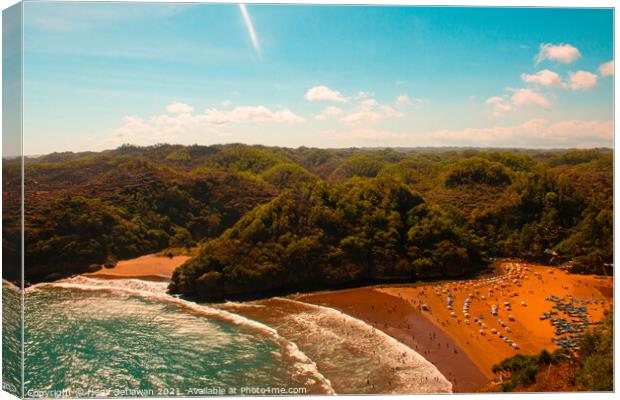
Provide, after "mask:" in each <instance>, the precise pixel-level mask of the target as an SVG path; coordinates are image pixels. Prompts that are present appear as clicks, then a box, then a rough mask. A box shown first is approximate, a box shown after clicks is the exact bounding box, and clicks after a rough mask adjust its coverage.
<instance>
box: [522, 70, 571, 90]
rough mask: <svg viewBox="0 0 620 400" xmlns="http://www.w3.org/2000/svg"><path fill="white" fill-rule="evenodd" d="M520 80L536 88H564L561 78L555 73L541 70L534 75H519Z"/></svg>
mask: <svg viewBox="0 0 620 400" xmlns="http://www.w3.org/2000/svg"><path fill="white" fill-rule="evenodd" d="M521 80H522V81H523V82H527V83H533V84H535V85H538V86H547V87H564V82H562V78H561V77H560V75H558V74H557V73H556V72H553V71H549V70H548V69H543V70H542V71H538V72H537V73H535V74H521Z"/></svg>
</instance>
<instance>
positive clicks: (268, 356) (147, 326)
mask: <svg viewBox="0 0 620 400" xmlns="http://www.w3.org/2000/svg"><path fill="white" fill-rule="evenodd" d="M166 285H167V284H166V283H165V282H148V281H142V280H139V279H118V280H101V279H94V278H89V277H83V276H81V277H74V278H69V279H64V280H61V281H58V282H55V283H44V284H39V285H35V286H33V287H31V288H29V289H27V291H26V310H25V312H26V321H27V323H26V333H25V340H26V343H25V350H26V364H27V366H28V368H27V369H28V371H27V374H26V376H25V386H26V392H28V390H31V391H35V390H38V391H42V392H43V393H45V392H46V391H47V392H48V393H49V392H50V391H62V390H64V391H66V392H65V396H66V395H67V394H69V395H71V394H73V393H75V394H76V397H77V394H79V393H80V392H79V390H87V389H89V390H93V389H94V390H97V391H103V393H105V394H106V395H108V396H114V395H123V390H137V391H138V392H137V393H132V394H133V395H136V394H137V395H141V394H143V395H147V394H148V395H155V396H157V395H162V396H164V395H165V396H175V395H184V396H186V395H190V396H191V395H201V394H202V395H204V392H202V393H201V392H197V391H195V390H196V389H205V388H222V389H224V390H228V389H231V388H232V389H234V388H236V389H237V390H239V389H240V388H241V387H258V388H267V387H273V388H303V390H304V391H305V393H307V394H331V393H429V392H447V391H450V390H451V385H450V383H449V382H448V381H447V380H446V379H445V378H444V377H443V376H442V375H441V374H440V373H439V372H438V371H437V369H436V368H435V367H434V366H433V365H432V364H430V363H429V362H428V361H426V360H425V359H424V358H423V357H421V356H420V355H419V354H417V353H415V352H414V351H413V350H411V349H410V348H408V347H406V346H404V345H403V344H401V343H399V342H397V341H395V340H394V339H392V338H389V337H388V336H386V335H385V334H383V333H382V332H380V331H377V330H376V329H374V328H372V327H370V326H368V325H366V324H365V323H363V322H362V321H359V320H356V319H354V318H351V317H348V316H346V315H341V314H340V313H339V312H337V311H335V310H331V309H327V308H323V307H318V306H313V305H309V304H305V303H301V302H297V301H291V300H287V299H271V300H267V301H266V304H265V303H264V302H252V303H228V304H224V305H219V306H210V305H202V304H196V303H193V302H189V301H186V300H182V299H180V298H177V297H173V296H170V295H168V294H166ZM265 310H270V311H269V312H265ZM140 390H143V391H144V392H140ZM148 390H153V391H154V392H150V393H149V392H148ZM171 390H172V392H171ZM297 390H298V389H297ZM301 393H303V392H301ZM237 394H239V392H237ZM294 394H298V393H294ZM125 395H126V393H125Z"/></svg>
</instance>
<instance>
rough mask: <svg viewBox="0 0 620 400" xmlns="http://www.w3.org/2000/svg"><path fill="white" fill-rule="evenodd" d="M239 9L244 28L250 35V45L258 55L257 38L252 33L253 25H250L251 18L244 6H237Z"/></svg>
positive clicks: (254, 33) (258, 45)
mask: <svg viewBox="0 0 620 400" xmlns="http://www.w3.org/2000/svg"><path fill="white" fill-rule="evenodd" d="M239 9H240V10H241V14H242V15H243V20H244V21H245V26H246V27H247V28H248V33H249V34H250V39H251V40H252V45H253V46H254V48H255V49H256V52H257V53H258V54H260V44H259V43H258V38H257V37H256V32H255V31H254V25H253V24H252V18H250V14H249V13H248V9H247V8H246V7H245V4H239Z"/></svg>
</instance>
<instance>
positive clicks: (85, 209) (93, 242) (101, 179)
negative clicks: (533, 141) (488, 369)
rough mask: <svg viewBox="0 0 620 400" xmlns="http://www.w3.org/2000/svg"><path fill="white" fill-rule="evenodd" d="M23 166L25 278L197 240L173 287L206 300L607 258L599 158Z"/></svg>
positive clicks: (364, 157)
mask: <svg viewBox="0 0 620 400" xmlns="http://www.w3.org/2000/svg"><path fill="white" fill-rule="evenodd" d="M19 170H20V165H19V163H18V162H17V161H16V160H9V159H5V160H3V174H4V178H3V179H4V181H3V197H4V200H5V203H6V206H5V207H4V210H3V234H4V238H3V248H4V260H5V261H8V262H7V263H6V265H18V264H19V263H18V262H17V261H18V260H19V253H20V250H19V247H18V244H19V212H18V211H19V207H10V205H11V204H12V203H14V202H16V201H18V196H16V195H15V193H12V192H11V190H10V188H11V187H16V186H18V185H19V179H20V174H19ZM24 171H25V177H24V179H25V181H24V182H25V210H24V212H25V221H24V223H25V227H26V231H25V238H24V242H25V267H26V279H27V280H28V281H30V282H35V281H40V280H49V279H55V278H58V277H60V276H64V275H66V274H71V273H77V272H83V271H86V270H88V269H89V268H90V267H89V266H90V265H91V264H100V263H103V262H105V261H106V260H116V259H123V258H130V257H134V256H137V255H142V254H146V253H150V252H156V251H161V250H164V249H168V248H192V247H196V246H198V247H199V249H200V250H199V253H198V255H197V256H196V257H195V258H193V259H191V260H190V261H188V262H187V263H186V264H184V265H183V266H182V267H181V268H179V269H178V270H177V271H176V272H175V274H174V278H173V284H172V285H171V289H172V291H173V292H178V293H184V294H191V295H198V296H200V297H201V298H203V299H220V298H224V297H227V296H228V297H234V296H242V295H258V296H260V295H261V294H262V293H266V292H268V291H272V290H296V289H301V288H304V287H329V286H336V285H347V284H355V283H357V282H368V281H384V280H396V279H397V280H405V281H411V280H416V279H429V278H442V277H451V276H460V275H465V274H472V273H476V272H478V271H480V270H482V269H484V268H486V266H487V265H488V263H489V260H491V259H492V258H494V257H520V258H526V259H533V260H540V261H545V262H551V263H566V262H569V263H572V265H573V271H574V272H584V273H586V272H587V273H598V274H602V273H610V268H609V264H610V263H611V262H612V258H613V257H612V255H613V240H612V232H613V201H612V194H613V176H612V174H613V162H612V152H611V151H610V150H605V149H601V150H557V151H535V150H475V149H458V148H456V149H402V148H401V149H317V148H304V147H301V148H297V149H289V148H279V147H264V146H247V145H240V144H230V145H214V146H197V145H194V146H180V145H156V146H150V147H135V146H130V145H125V146H121V147H119V148H117V149H115V150H108V151H103V152H98V153H94V152H86V153H53V154H49V155H45V156H39V157H28V158H26V160H25V165H24ZM11 272H12V271H11V269H10V268H9V269H8V271H5V275H7V274H8V275H9V278H10V275H11ZM15 274H16V272H15V271H14V270H13V275H15Z"/></svg>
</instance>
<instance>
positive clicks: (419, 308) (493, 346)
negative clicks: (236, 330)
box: [82, 254, 613, 393]
mask: <svg viewBox="0 0 620 400" xmlns="http://www.w3.org/2000/svg"><path fill="white" fill-rule="evenodd" d="M187 259H189V257H188V256H175V257H172V258H169V257H165V256H159V255H156V254H149V255H146V256H142V257H138V258H134V259H131V260H124V261H120V262H119V263H118V264H117V265H116V266H115V267H113V268H102V269H100V270H99V271H97V272H94V273H85V274H82V275H84V276H87V277H92V278H99V279H141V280H151V281H170V280H171V277H172V273H173V272H174V270H175V269H176V268H177V267H178V266H179V265H181V264H182V263H184V262H185V261H186V260H187ZM515 271H516V272H515ZM502 273H503V274H502ZM558 278H559V279H558ZM500 286H501V287H500ZM473 292H475V294H474V293H473ZM447 296H453V298H452V299H453V300H454V306H455V311H452V307H448V306H447V304H446V299H447ZM548 296H560V297H565V296H568V298H571V296H574V298H579V299H586V300H587V299H591V300H595V299H596V302H592V305H591V306H590V308H589V312H590V313H591V314H590V317H591V319H590V320H591V321H592V322H594V321H599V320H601V319H602V317H603V312H604V311H605V310H607V309H609V308H610V306H612V305H613V279H612V278H601V277H598V276H594V275H577V274H569V273H567V272H564V271H560V270H559V269H557V268H554V267H546V266H539V265H534V264H526V263H517V262H509V261H507V262H504V263H502V264H501V266H500V267H499V272H498V273H497V274H489V275H485V276H481V277H478V278H473V279H467V280H466V279H463V280H450V281H434V282H415V283H410V284H407V283H392V284H375V285H369V286H362V287H353V288H343V289H336V290H329V289H328V290H320V291H315V292H308V293H295V294H289V295H287V296H283V297H284V298H289V299H294V300H299V301H302V302H305V303H308V304H314V305H318V306H324V307H329V308H332V309H335V310H337V311H340V312H343V313H345V314H347V315H349V316H351V317H352V318H356V319H359V320H360V321H362V322H364V323H366V324H368V325H370V326H372V327H374V328H376V329H379V330H381V331H382V332H383V333H385V334H387V335H389V336H391V337H392V338H394V339H395V340H397V341H398V342H400V343H402V344H403V345H405V346H408V347H409V348H411V349H412V350H413V351H415V352H417V353H418V354H420V356H422V357H424V358H425V359H426V360H427V361H428V362H430V363H432V364H433V365H434V366H435V367H436V368H437V369H438V370H439V371H440V372H441V373H442V375H444V376H445V378H446V379H448V380H449V381H450V382H451V383H452V385H453V391H454V392H455V393H474V392H480V391H481V390H482V389H484V388H485V387H487V386H488V385H489V384H491V383H492V382H493V380H494V378H495V376H494V374H493V372H492V366H493V365H495V364H498V363H500V362H501V361H503V360H504V359H506V358H509V357H512V356H514V355H516V354H518V353H521V354H537V353H539V352H540V351H542V350H544V349H546V350H549V351H553V350H555V349H556V348H558V346H557V345H556V344H554V343H553V342H552V341H551V339H552V338H553V337H554V333H553V328H552V326H551V324H550V323H549V321H543V320H541V319H539V316H540V315H541V314H542V313H543V312H546V311H548V310H550V309H551V306H552V303H549V302H548V301H547V300H546V298H547V297H548ZM468 297H471V299H472V300H471V301H472V303H471V304H472V305H471V311H470V310H469V309H468V312H470V313H471V316H472V317H473V321H472V320H470V317H467V318H464V315H463V313H464V312H465V309H464V310H463V311H461V310H460V304H462V302H463V300H464V299H466V298H468ZM266 300H268V299H266ZM520 301H523V302H526V303H527V307H526V306H520V305H519V302H520ZM599 301H600V302H601V303H599ZM504 302H510V303H513V304H512V307H514V308H512V309H511V308H506V310H504V309H503V307H501V305H502V304H504ZM244 303H246V302H244ZM248 304H251V302H250V303H248ZM494 304H499V305H500V307H501V310H500V311H499V317H501V318H503V320H500V319H498V317H496V316H492V315H491V312H490V307H491V305H494ZM588 304H590V303H588ZM513 314H514V315H513ZM483 315H484V317H483ZM477 317H479V318H480V319H478V318H477ZM482 318H484V322H483V323H482V325H479V324H480V323H481V322H482V321H483V319H482ZM509 318H511V319H510V322H508V321H509ZM496 320H497V322H496ZM502 321H505V323H504V322H502ZM474 322H477V323H474ZM506 323H507V325H508V326H509V327H510V328H511V329H508V328H506V326H507V325H506ZM502 324H503V325H502ZM481 327H482V328H483V329H479V328H481ZM483 330H484V331H485V333H483ZM491 330H493V331H494V332H493V334H492V333H491ZM506 331H508V332H510V333H506ZM501 334H503V335H505V336H506V337H508V336H509V337H510V338H511V339H513V340H514V342H515V343H518V344H519V347H518V348H513V347H512V346H511V345H510V344H507V343H505V342H504V341H502V340H500V338H501V337H502V336H501ZM498 335H499V336H498ZM509 343H511V342H509Z"/></svg>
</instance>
